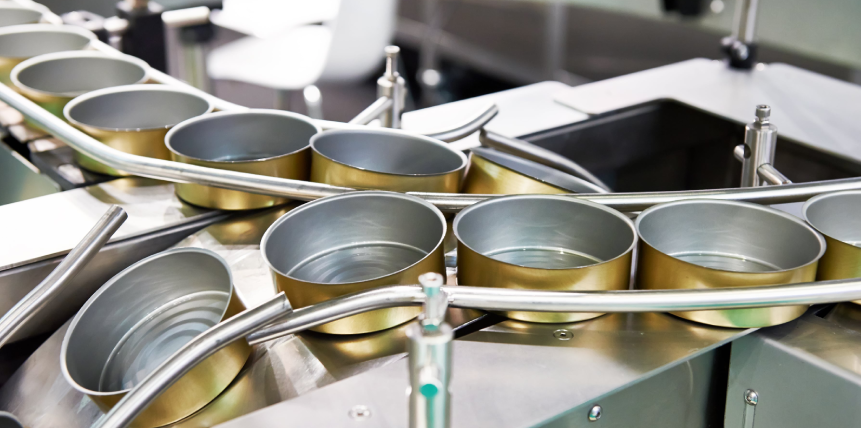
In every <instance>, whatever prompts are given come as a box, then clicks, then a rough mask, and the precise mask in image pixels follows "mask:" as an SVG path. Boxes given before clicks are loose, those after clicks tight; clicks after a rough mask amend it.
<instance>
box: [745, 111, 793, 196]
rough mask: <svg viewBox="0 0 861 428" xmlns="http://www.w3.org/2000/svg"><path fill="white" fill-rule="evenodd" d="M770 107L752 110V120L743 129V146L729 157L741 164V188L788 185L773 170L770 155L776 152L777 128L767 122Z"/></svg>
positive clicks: (778, 173)
mask: <svg viewBox="0 0 861 428" xmlns="http://www.w3.org/2000/svg"><path fill="white" fill-rule="evenodd" d="M770 117H771V107H769V106H767V105H758V106H756V119H755V120H754V121H753V122H752V123H749V124H747V126H745V127H744V144H739V145H738V146H736V147H735V149H734V150H733V155H734V156H735V158H736V159H738V160H739V161H741V163H742V164H743V166H742V170H741V187H756V186H762V185H765V184H772V185H775V186H779V185H782V184H791V183H792V181H791V180H790V179H789V178H787V177H786V176H785V175H783V174H781V173H780V171H778V170H777V169H776V168H774V153H775V151H776V149H777V127H776V126H774V124H772V123H771V121H770V120H769V119H770Z"/></svg>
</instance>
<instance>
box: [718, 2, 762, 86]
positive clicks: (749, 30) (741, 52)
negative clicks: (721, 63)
mask: <svg viewBox="0 0 861 428" xmlns="http://www.w3.org/2000/svg"><path fill="white" fill-rule="evenodd" d="M758 3H759V0H738V1H737V2H736V5H735V7H736V9H735V18H734V21H733V27H732V36H730V37H726V38H724V39H723V40H722V41H721V44H722V45H723V49H724V50H725V52H726V54H727V55H728V56H729V65H730V66H731V67H733V68H741V69H750V68H752V67H753V65H754V63H755V62H756V43H754V35H755V34H756V10H757V6H758Z"/></svg>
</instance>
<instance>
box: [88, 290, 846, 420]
mask: <svg viewBox="0 0 861 428" xmlns="http://www.w3.org/2000/svg"><path fill="white" fill-rule="evenodd" d="M442 290H443V292H444V293H445V294H446V295H447V296H448V303H449V306H452V307H457V308H468V309H481V310H489V311H511V310H521V311H539V312H673V311H690V310H710V309H743V308H752V307H762V306H790V305H798V304H816V303H833V302H842V301H848V300H857V299H861V279H845V280H837V281H822V282H809V283H802V284H789V285H777V286H764V287H750V288H744V289H700V290H625V291H594V292H558V291H555V292H554V291H534V290H515V289H499V288H484V287H468V286H457V287H443V288H442ZM425 298H426V296H425V293H424V291H423V289H422V287H421V286H418V285H398V286H390V287H381V288H377V289H373V290H370V291H365V292H361V293H355V294H351V295H347V296H343V297H340V298H337V299H332V300H329V301H326V302H323V303H320V304H317V305H313V306H307V307H304V308H300V309H296V310H294V311H290V309H289V306H288V304H287V300H286V297H285V296H284V294H283V293H279V294H278V295H276V296H275V297H273V298H272V299H271V300H269V301H267V302H266V303H264V304H262V305H260V306H258V307H257V308H254V309H250V310H247V311H245V312H243V313H242V314H240V315H237V316H236V317H233V318H231V319H229V320H227V321H224V322H222V323H220V324H218V325H216V326H215V327H213V328H211V329H209V330H207V331H206V332H205V333H203V334H201V335H199V336H198V337H196V338H194V339H192V340H191V341H190V342H188V343H187V344H186V345H185V346H183V347H182V348H181V349H180V350H179V351H177V352H176V353H175V354H174V355H173V356H171V357H170V358H169V359H168V360H166V361H165V362H164V363H163V364H162V365H161V366H159V367H158V368H157V369H155V370H154V371H153V372H152V373H150V375H149V376H147V377H146V378H145V379H144V380H143V381H142V382H141V383H139V384H138V385H137V386H136V387H135V388H133V389H132V390H131V391H130V392H129V393H128V394H127V395H126V396H125V397H123V399H122V400H120V402H119V403H117V405H116V406H114V408H113V409H112V410H111V411H110V412H108V414H107V415H106V416H105V417H104V418H101V419H99V421H97V422H96V423H95V424H94V425H93V428H120V427H125V426H128V425H129V424H130V423H131V422H132V420H134V418H135V417H136V416H137V415H138V414H139V413H140V412H141V411H143V410H144V409H145V408H146V407H147V405H148V404H149V403H150V402H152V400H154V399H155V398H156V397H158V395H159V394H160V393H161V392H162V391H164V390H166V389H167V388H168V387H170V386H171V385H172V384H173V382H175V381H176V380H177V379H179V378H180V377H181V376H182V375H184V374H185V373H187V372H188V371H189V370H190V369H191V368H192V367H194V366H195V365H196V364H198V363H200V362H201V361H203V360H204V359H206V358H207V357H209V356H210V355H212V354H214V353H215V352H217V351H218V350H219V349H221V348H223V347H225V346H227V345H228V344H229V343H230V342H232V341H233V340H238V339H240V338H242V337H247V340H248V342H249V343H251V344H255V343H260V342H264V341H267V340H270V339H273V338H276V337H280V336H284V335H287V334H291V333H296V332H299V331H303V330H306V329H308V328H311V327H315V326H318V325H321V324H325V323H327V322H330V321H335V320H338V319H341V318H345V317H347V316H350V315H355V314H359V313H363V312H367V311H371V310H374V309H383V308H389V307H394V306H418V305H422V304H423V303H424V300H425ZM278 319H280V322H278V323H277V324H274V325H271V324H270V323H272V322H273V321H275V320H278ZM267 325H269V326H268V327H266V328H264V327H265V326H267Z"/></svg>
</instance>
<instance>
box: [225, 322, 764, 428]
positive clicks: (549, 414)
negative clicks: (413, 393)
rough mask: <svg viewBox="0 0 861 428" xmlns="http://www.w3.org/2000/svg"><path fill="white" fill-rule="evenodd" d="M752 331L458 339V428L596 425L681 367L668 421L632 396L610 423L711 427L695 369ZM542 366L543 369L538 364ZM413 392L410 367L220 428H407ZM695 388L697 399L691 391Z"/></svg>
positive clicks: (535, 333)
mask: <svg viewBox="0 0 861 428" xmlns="http://www.w3.org/2000/svg"><path fill="white" fill-rule="evenodd" d="M560 327H565V328H567V329H569V330H570V331H571V332H572V333H573V337H572V339H571V340H568V341H560V340H558V339H556V338H554V337H553V331H554V330H556V329H558V328H560ZM751 331H752V330H731V329H721V328H714V327H707V326H702V325H697V324H693V323H689V322H685V321H683V320H679V319H677V318H674V317H671V316H667V315H662V314H612V315H607V316H604V317H600V318H597V319H594V320H590V321H586V322H581V323H575V324H563V325H561V326H560V325H546V324H529V323H521V322H516V321H506V322H503V323H500V324H497V325H495V326H492V327H489V328H485V329H484V330H482V331H479V332H476V333H471V334H469V335H467V336H465V337H463V338H461V339H458V340H455V341H454V349H453V353H452V355H453V367H452V374H453V376H452V384H451V387H452V391H451V392H452V397H453V400H452V426H454V427H476V426H482V427H484V426H493V427H523V426H538V425H545V424H547V425H549V426H569V427H570V426H582V425H583V424H586V423H588V422H587V419H586V415H587V412H588V409H589V408H590V407H591V406H593V405H594V404H595V403H596V401H598V400H600V402H601V404H602V405H605V404H606V402H605V400H608V399H606V398H601V397H606V396H608V395H610V394H616V393H620V392H623V391H624V390H625V389H626V388H629V387H632V386H634V385H639V384H640V382H644V381H645V382H646V383H644V385H648V386H651V388H645V389H641V390H640V391H641V392H642V393H643V394H652V395H654V394H655V391H660V390H661V389H660V388H661V387H662V384H661V383H657V384H656V383H654V382H652V383H648V382H649V380H653V379H654V380H662V381H663V382H664V383H666V382H667V379H666V378H663V379H662V378H661V377H660V374H661V373H666V372H668V371H670V370H671V369H673V370H676V369H677V371H676V374H677V375H678V376H679V377H678V379H677V380H676V381H674V382H671V385H673V386H674V388H669V389H667V391H668V392H667V394H666V397H667V398H669V397H678V400H677V401H679V402H681V403H682V405H672V404H673V400H669V403H668V404H667V405H666V406H665V407H668V408H670V409H668V412H667V414H663V413H661V412H654V410H656V406H655V405H654V404H652V403H654V401H648V402H645V403H641V401H640V400H636V399H631V398H629V399H628V402H627V405H626V406H625V407H621V406H622V404H621V403H619V402H618V401H616V404H617V405H618V406H617V407H619V408H617V409H616V411H615V413H614V412H611V411H609V410H608V411H607V414H606V415H605V418H607V419H608V420H607V421H606V422H608V423H609V422H610V418H611V416H612V415H614V414H623V413H625V408H633V407H637V406H635V405H634V404H638V405H639V408H640V409H649V410H650V411H652V412H653V413H654V418H651V419H649V418H647V419H640V420H637V421H635V422H633V423H628V424H624V423H620V424H619V425H618V426H637V425H639V424H643V423H644V422H643V421H657V422H656V424H660V423H661V422H668V423H669V422H674V423H676V424H677V425H675V426H678V427H691V426H696V427H705V426H706V425H705V424H704V423H702V424H697V423H693V422H695V421H697V420H700V421H701V420H702V419H701V417H700V415H698V414H688V411H689V410H690V411H696V410H694V409H700V408H701V407H700V406H699V405H691V406H690V407H686V406H684V404H685V403H691V402H690V401H687V400H688V399H691V398H692V397H693V396H696V398H695V399H696V400H697V401H698V402H699V401H700V400H706V399H707V398H708V397H707V396H705V394H704V393H705V392H706V391H702V392H700V389H699V382H701V381H703V379H702V378H701V377H699V375H700V374H704V377H705V380H706V381H707V380H708V379H709V377H710V374H709V373H708V372H706V373H702V372H701V371H699V370H697V371H695V372H694V373H696V374H697V377H694V376H692V375H693V373H691V371H692V369H693V368H694V367H692V366H690V365H688V362H689V361H691V362H692V360H693V359H695V358H696V357H698V356H702V355H704V354H707V353H709V351H711V350H713V349H715V348H717V347H719V346H720V345H722V344H724V343H727V342H729V341H732V340H734V339H737V338H739V337H742V336H744V335H746V334H748V333H750V332H751ZM536 359H540V361H541V363H540V364H536ZM692 364H693V362H692ZM408 385H409V380H408V370H407V362H406V361H402V362H398V363H393V364H390V365H388V366H386V367H382V368H378V369H375V370H372V371H369V372H367V373H364V374H362V375H359V376H355V377H353V378H350V379H346V380H343V381H341V382H338V383H336V384H334V385H330V386H328V387H326V388H324V389H321V390H318V391H315V392H313V393H310V394H306V395H304V396H302V397H298V398H296V399H293V400H290V401H286V402H283V403H280V404H276V405H273V406H270V407H267V408H266V409H262V410H260V411H257V412H255V413H252V414H248V415H246V416H244V417H241V418H237V419H234V420H232V421H230V422H227V423H224V424H222V425H219V427H221V428H239V427H249V426H253V427H259V428H267V427H273V428H274V427H281V426H283V424H284V421H285V420H290V421H291V422H292V423H295V424H296V425H301V426H307V427H328V428H331V427H348V426H355V425H356V423H355V421H353V420H351V419H349V418H348V417H346V416H345V415H346V414H347V412H348V411H349V409H350V408H352V407H353V406H355V405H356V404H361V405H364V406H366V407H367V408H368V409H369V410H370V412H371V415H372V416H371V417H370V418H369V419H368V422H370V423H371V424H372V425H373V426H376V427H393V428H394V427H403V426H405V425H406V421H407V420H408V411H407V409H408V407H407V397H406V396H405V394H404V391H405V389H406V388H407V387H408ZM694 385H697V389H696V392H692V391H691V388H692V387H693V386H694ZM662 397H664V396H663V395H662ZM691 404H693V403H691ZM580 406H583V407H580ZM659 409H660V408H659ZM569 411H570V412H572V413H571V414H569V413H568V412H569ZM604 421H605V420H604V419H602V420H601V421H600V422H599V423H603V422H604ZM554 423H555V424H554ZM646 423H647V424H648V422H646ZM596 426H597V424H596ZM658 426H673V425H658Z"/></svg>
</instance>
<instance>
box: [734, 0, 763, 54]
mask: <svg viewBox="0 0 861 428" xmlns="http://www.w3.org/2000/svg"><path fill="white" fill-rule="evenodd" d="M758 3H759V0H738V1H737V2H736V5H735V17H734V19H733V27H732V37H733V38H734V39H735V40H738V41H740V42H743V43H744V44H746V45H749V44H751V43H753V38H754V36H755V34H756V10H757V7H758Z"/></svg>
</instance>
